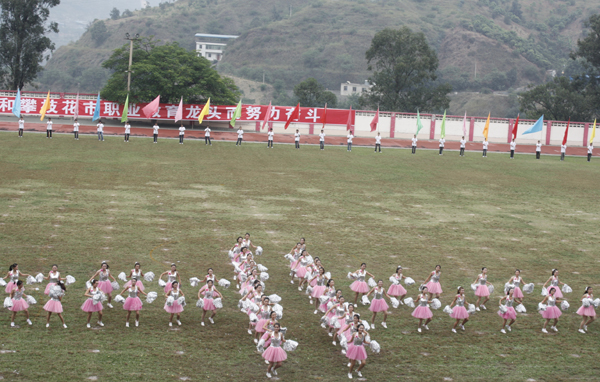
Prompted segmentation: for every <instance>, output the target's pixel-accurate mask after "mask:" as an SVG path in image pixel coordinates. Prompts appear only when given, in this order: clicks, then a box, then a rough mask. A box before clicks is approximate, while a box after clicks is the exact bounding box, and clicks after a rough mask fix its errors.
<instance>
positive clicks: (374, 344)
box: [369, 340, 381, 353]
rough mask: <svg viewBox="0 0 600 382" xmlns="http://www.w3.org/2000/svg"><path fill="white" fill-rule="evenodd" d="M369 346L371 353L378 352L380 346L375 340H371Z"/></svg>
mask: <svg viewBox="0 0 600 382" xmlns="http://www.w3.org/2000/svg"><path fill="white" fill-rule="evenodd" d="M369 346H371V351H372V352H373V353H379V352H380V351H381V346H379V343H377V341H374V340H373V341H371V342H370V344H369Z"/></svg>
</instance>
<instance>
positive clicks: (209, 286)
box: [198, 280, 223, 326]
mask: <svg viewBox="0 0 600 382" xmlns="http://www.w3.org/2000/svg"><path fill="white" fill-rule="evenodd" d="M214 285H215V284H214V282H213V281H212V280H208V282H207V283H206V288H202V289H200V291H199V292H198V299H200V298H202V297H201V295H204V298H202V302H203V303H204V304H203V306H202V321H200V325H202V326H204V317H205V316H206V312H207V311H209V310H210V311H212V314H211V316H210V317H208V321H210V323H211V324H214V323H215V321H214V320H213V318H214V317H215V315H216V314H217V312H216V310H217V308H216V307H215V304H214V302H213V300H214V298H215V296H219V298H220V299H221V300H223V295H222V294H221V293H220V292H219V291H218V290H217V288H215V286H214Z"/></svg>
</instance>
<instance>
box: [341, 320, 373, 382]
mask: <svg viewBox="0 0 600 382" xmlns="http://www.w3.org/2000/svg"><path fill="white" fill-rule="evenodd" d="M369 343H370V342H369V341H368V340H367V333H366V332H365V326H364V325H363V324H359V325H358V327H357V333H355V334H353V335H352V341H351V342H349V343H348V351H347V352H346V357H348V359H350V370H348V378H350V379H352V370H354V364H355V363H356V361H360V366H358V368H357V369H356V374H357V375H358V376H359V377H362V373H361V372H360V371H361V370H362V369H363V367H365V365H366V364H367V351H366V350H365V346H364V345H365V344H367V345H368V344H369Z"/></svg>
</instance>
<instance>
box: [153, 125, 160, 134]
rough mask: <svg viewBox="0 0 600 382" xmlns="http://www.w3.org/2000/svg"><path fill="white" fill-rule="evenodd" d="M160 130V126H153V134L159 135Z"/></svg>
mask: <svg viewBox="0 0 600 382" xmlns="http://www.w3.org/2000/svg"><path fill="white" fill-rule="evenodd" d="M158 129H160V127H158V125H154V126H152V130H153V134H158Z"/></svg>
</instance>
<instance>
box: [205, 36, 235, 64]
mask: <svg viewBox="0 0 600 382" xmlns="http://www.w3.org/2000/svg"><path fill="white" fill-rule="evenodd" d="M235 38H238V36H232V35H224V34H204V33H196V52H197V53H198V57H200V56H202V57H204V58H206V59H207V60H209V61H212V62H219V61H221V59H222V58H223V52H224V51H225V47H226V46H227V40H231V39H235Z"/></svg>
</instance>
